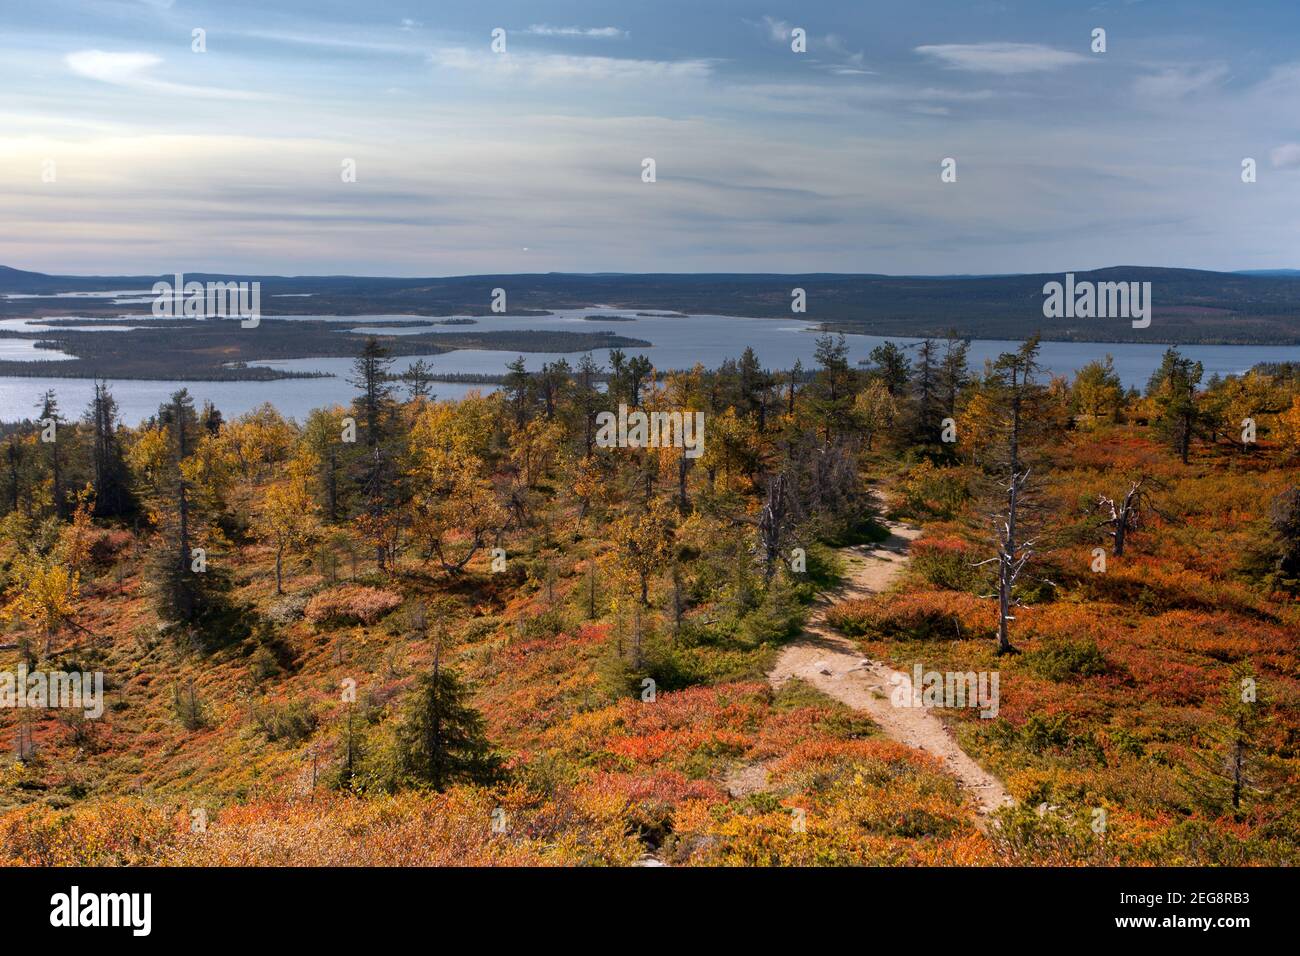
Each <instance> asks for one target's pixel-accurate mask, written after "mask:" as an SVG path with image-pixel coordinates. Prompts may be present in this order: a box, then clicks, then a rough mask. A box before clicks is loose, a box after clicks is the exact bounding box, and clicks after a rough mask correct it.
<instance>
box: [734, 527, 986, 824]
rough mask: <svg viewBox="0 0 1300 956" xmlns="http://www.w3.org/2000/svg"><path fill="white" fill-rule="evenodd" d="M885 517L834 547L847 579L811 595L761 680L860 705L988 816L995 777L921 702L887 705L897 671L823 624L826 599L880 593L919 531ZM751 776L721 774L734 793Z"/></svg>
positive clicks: (749, 788)
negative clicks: (859, 539)
mask: <svg viewBox="0 0 1300 956" xmlns="http://www.w3.org/2000/svg"><path fill="white" fill-rule="evenodd" d="M885 524H886V525H887V526H888V528H889V530H890V536H889V538H888V539H886V540H885V541H884V542H882V543H881V544H878V545H858V546H856V547H851V548H843V549H841V550H840V555H841V557H843V558H844V559H845V560H846V561H847V562H848V565H849V566H848V574H847V576H846V578H847V580H846V583H845V584H844V586H843V587H842V588H840V589H839V590H838V591H836V592H834V593H833V594H829V595H822V596H820V597H819V598H818V600H817V604H816V605H815V606H814V607H813V611H812V614H811V615H810V616H809V619H808V624H807V626H806V627H805V630H804V634H803V636H802V637H801V638H800V639H799V640H798V641H796V642H795V643H793V644H790V645H788V646H787V647H786V648H785V649H784V650H783V651H782V652H781V656H780V657H779V658H777V662H776V666H775V668H773V670H772V672H771V673H770V674H768V675H767V677H768V680H769V681H770V682H771V683H772V685H773V686H774V687H779V686H781V685H782V684H783V683H785V682H786V681H787V680H790V679H791V678H792V677H797V678H799V679H800V680H803V681H805V682H806V683H808V684H810V685H812V686H813V687H815V688H817V689H818V690H819V691H821V692H822V693H824V694H826V695H827V696H830V697H834V698H835V699H836V700H838V701H842V702H843V703H845V704H848V705H849V706H850V707H852V708H854V709H855V710H861V711H864V712H866V713H867V714H868V715H869V716H870V717H871V719H872V720H874V721H875V722H876V723H877V724H879V725H880V728H881V729H882V730H883V731H884V732H885V733H886V734H887V735H888V736H889V737H891V738H892V739H894V740H897V741H899V742H901V743H904V744H906V745H907V746H909V747H915V748H916V749H917V750H924V751H925V752H926V753H929V754H932V755H934V756H936V757H938V758H940V759H941V760H942V761H943V764H944V767H945V768H946V769H947V771H948V772H949V773H951V774H952V775H953V776H954V777H956V778H957V780H958V782H959V783H960V784H961V786H962V788H963V789H965V790H967V791H968V792H969V793H970V795H971V797H972V798H973V799H974V801H975V803H976V805H977V807H978V808H979V812H980V814H981V815H987V814H989V813H991V812H993V811H994V810H996V809H997V808H998V807H1001V806H1005V805H1009V804H1010V803H1012V800H1011V798H1010V797H1009V796H1008V795H1007V792H1006V791H1005V790H1004V789H1003V788H1002V784H1001V783H1000V782H999V781H998V780H997V778H996V777H994V776H993V775H992V774H990V773H988V772H987V771H985V770H984V769H983V768H982V767H980V766H979V764H977V763H976V762H975V761H974V760H972V759H971V758H970V756H969V755H968V754H967V753H966V752H965V751H964V750H962V749H961V747H959V746H958V745H957V741H956V740H955V739H953V736H952V734H951V733H950V732H949V730H948V728H947V727H945V726H944V725H943V723H942V722H941V721H940V720H939V718H938V717H936V716H935V715H934V714H932V713H930V711H929V710H928V709H926V708H923V707H894V706H892V705H891V704H890V702H889V694H890V691H891V690H893V688H894V685H893V684H892V683H890V680H891V678H892V676H893V675H894V674H895V673H897V672H896V671H894V670H892V669H891V668H890V667H889V666H888V665H886V664H885V663H883V662H882V661H873V660H867V659H865V658H864V657H863V656H862V653H861V651H859V650H858V649H857V647H856V646H855V645H854V644H853V642H852V641H851V640H849V639H848V638H847V637H844V636H842V635H840V634H838V633H836V632H835V631H833V630H832V629H831V628H830V626H829V625H827V624H826V611H827V609H828V608H830V607H831V606H832V605H834V604H836V603H839V602H840V601H847V600H851V599H853V598H862V597H867V596H869V595H872V594H876V593H879V592H880V591H883V590H885V589H886V588H888V587H889V586H890V585H891V584H893V583H894V580H895V579H896V578H897V577H898V575H899V574H900V573H901V572H902V570H903V566H904V564H906V562H907V558H908V548H909V546H910V544H911V542H912V541H913V539H915V538H916V537H917V536H919V535H920V533H921V530H920V529H919V528H915V527H912V526H910V525H906V524H900V523H898V522H894V521H886V522H885ZM755 782H756V781H755V779H754V773H753V768H746V769H744V770H743V772H738V773H737V774H734V775H733V777H732V778H728V781H727V783H728V785H729V786H730V787H731V789H732V792H733V795H741V794H743V793H745V792H753V790H755V789H761V785H760V786H757V787H756V786H755Z"/></svg>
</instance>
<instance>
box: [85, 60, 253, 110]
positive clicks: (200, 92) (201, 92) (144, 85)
mask: <svg viewBox="0 0 1300 956" xmlns="http://www.w3.org/2000/svg"><path fill="white" fill-rule="evenodd" d="M63 62H64V63H65V64H66V65H67V67H68V69H69V70H71V71H72V72H73V73H74V74H76V75H77V76H81V77H85V78H86V79H88V80H97V81H99V82H100V83H108V84H110V85H112V86H124V87H128V88H130V89H136V90H145V91H147V92H150V93H173V94H178V95H181V96H199V97H206V98H213V99H232V100H251V99H261V96H260V95H259V94H257V93H249V92H245V91H243V90H227V89H218V88H216V87H211V86H189V85H187V84H184V83H171V82H168V81H167V80H158V79H154V78H153V77H152V76H150V75H149V74H150V71H152V70H153V68H154V67H156V66H158V65H159V64H160V63H162V58H161V57H159V56H155V55H154V54H152V53H109V52H106V51H104V50H78V51H76V52H75V53H69V54H67V55H66V56H65V57H64V58H63Z"/></svg>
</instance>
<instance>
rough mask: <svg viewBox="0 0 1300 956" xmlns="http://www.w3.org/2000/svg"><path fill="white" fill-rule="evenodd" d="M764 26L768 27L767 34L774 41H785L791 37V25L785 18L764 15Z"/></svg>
mask: <svg viewBox="0 0 1300 956" xmlns="http://www.w3.org/2000/svg"><path fill="white" fill-rule="evenodd" d="M763 26H764V27H766V28H767V35H768V37H769V38H770V39H771V41H772V42H773V43H784V42H785V41H786V40H788V39H789V38H790V30H791V27H790V24H788V23H786V22H785V21H784V20H778V19H776V18H775V17H769V16H764V17H763Z"/></svg>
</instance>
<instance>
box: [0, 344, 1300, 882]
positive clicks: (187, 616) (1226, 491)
mask: <svg viewBox="0 0 1300 956" xmlns="http://www.w3.org/2000/svg"><path fill="white" fill-rule="evenodd" d="M1036 354H1037V343H1036V341H1034V340H1032V339H1031V340H1030V341H1028V342H1026V343H1025V344H1024V345H1023V346H1022V347H1020V348H1017V349H1014V350H1012V351H1010V352H1008V353H1007V354H1006V355H1005V356H1003V357H1002V358H1001V359H1000V360H998V361H996V362H992V363H990V364H989V365H988V366H987V367H985V368H983V369H970V368H968V367H967V363H966V360H965V343H963V342H962V341H961V340H960V339H957V338H948V339H939V340H931V341H927V342H926V343H925V344H924V345H923V346H922V347H919V348H915V349H905V348H901V347H897V346H894V345H893V344H890V345H889V346H887V347H882V348H881V349H879V350H877V352H876V353H875V354H874V355H873V359H872V364H871V365H870V366H869V367H865V368H857V367H853V366H851V365H850V364H849V362H848V361H847V349H846V348H845V346H844V342H843V339H842V338H834V337H830V336H827V337H824V338H823V339H822V340H821V341H820V342H819V344H818V349H817V365H816V367H815V368H812V369H808V370H804V369H795V370H794V371H772V370H768V369H764V368H762V367H761V366H760V365H759V363H758V362H757V361H756V360H755V358H754V355H753V354H752V352H748V351H746V352H745V353H744V354H742V355H741V356H739V357H738V358H737V359H736V360H735V361H729V362H726V363H724V364H723V365H722V366H721V367H720V368H717V369H704V368H700V367H697V368H694V369H691V370H688V371H684V372H679V373H673V374H666V375H661V374H659V373H657V372H656V371H655V370H654V369H653V368H650V367H648V365H647V364H646V363H644V362H641V361H637V360H635V359H633V360H628V359H626V358H625V357H624V356H622V355H621V354H618V353H615V354H614V356H612V358H611V360H610V363H609V367H600V366H598V365H597V363H596V362H594V361H593V360H592V359H591V358H590V356H586V357H584V358H583V360H582V361H580V362H579V363H578V364H577V365H576V367H571V366H570V365H569V364H568V363H567V362H559V363H556V364H553V365H548V366H547V367H546V368H545V369H544V370H542V371H541V372H538V373H529V372H527V371H525V370H524V368H523V366H522V363H515V364H514V365H512V366H511V367H510V368H509V369H508V371H507V374H506V375H505V376H504V380H503V387H502V388H501V389H500V390H498V391H495V392H493V393H491V394H471V395H470V396H469V397H467V398H465V399H463V400H461V401H456V402H446V401H438V400H437V399H436V398H435V397H434V396H433V395H431V394H430V389H429V387H428V383H427V381H424V380H423V379H422V377H421V376H420V375H418V374H417V375H416V376H414V377H413V378H411V379H407V380H402V379H398V378H395V377H394V376H392V375H391V374H389V363H390V361H391V356H390V355H389V354H388V352H387V351H386V349H385V346H384V343H383V342H382V341H379V340H371V341H369V342H367V344H366V346H365V347H364V349H363V350H362V351H361V354H360V355H359V356H358V358H357V363H356V368H355V372H354V375H353V378H352V381H353V384H354V385H355V387H356V393H357V395H356V399H355V401H354V402H353V403H352V404H351V406H350V407H334V408H322V409H318V410H316V411H315V412H313V413H312V414H311V415H310V416H309V417H308V418H307V420H306V421H302V422H296V421H292V420H286V419H284V418H283V417H282V416H281V415H280V414H279V413H278V412H277V411H276V409H274V408H272V407H270V406H264V407H262V408H259V409H257V410H255V411H253V412H250V413H249V414H246V415H243V416H241V417H239V418H237V419H234V420H227V419H225V418H224V417H223V416H222V415H221V413H220V411H219V410H218V409H215V408H212V407H198V408H196V407H195V403H194V401H193V400H192V399H191V397H190V396H189V395H188V394H186V392H185V391H183V390H182V391H178V392H177V393H176V394H175V395H174V396H172V398H171V399H170V400H169V401H167V402H166V403H164V404H163V405H162V406H161V407H160V408H159V409H158V411H157V413H156V414H155V415H154V416H152V417H151V418H150V419H149V420H147V421H145V422H143V423H141V424H140V425H139V426H137V427H127V426H125V425H123V424H122V423H121V422H120V421H119V416H118V414H117V412H116V407H115V405H114V402H113V397H112V387H111V385H110V384H104V385H102V386H101V387H100V388H98V389H97V390H96V394H95V401H94V403H93V404H92V406H91V407H90V408H89V409H86V410H85V412H84V414H78V412H77V411H74V410H68V409H61V408H60V407H59V405H58V398H57V395H56V394H49V395H46V396H43V397H42V398H41V399H40V400H39V402H36V403H34V407H33V418H32V420H30V421H25V422H18V423H13V424H10V425H7V426H4V427H3V429H2V430H0V448H2V449H3V455H2V459H3V460H2V462H0V464H2V465H3V467H2V468H0V588H2V589H3V594H4V604H3V606H4V610H5V620H4V626H5V628H6V632H5V635H4V638H3V645H4V646H3V649H2V650H0V670H3V671H9V672H12V671H15V670H16V669H17V668H18V666H19V665H20V664H23V665H25V666H26V667H27V668H28V669H29V670H31V669H41V670H45V671H73V670H78V671H101V672H103V674H104V675H105V687H106V705H107V706H106V709H105V712H104V715H103V717H102V718H101V719H99V720H85V719H81V718H79V717H78V715H76V714H74V713H72V712H70V711H64V710H57V709H56V710H43V709H27V708H6V709H0V732H3V734H4V736H5V739H6V741H12V742H13V746H12V747H7V748H6V750H7V751H8V752H7V754H6V755H5V756H4V757H0V855H2V856H3V859H4V861H5V862H8V863H14V864H89V865H99V864H205V865H206V864H214V865H215V864H227V865H251V864H317V865H336V864H393V865H400V864H423V865H428V864H579V863H581V864H626V863H630V862H633V861H635V860H636V859H638V858H639V857H641V856H643V855H644V854H645V853H647V852H654V853H655V854H656V855H657V856H658V857H659V858H660V859H662V860H664V861H666V862H669V863H672V864H674V865H693V864H694V865H709V864H747V865H750V864H753V865H771V864H842V863H864V864H935V865H994V864H1010V863H1016V864H1062V863H1064V864H1078V863H1083V864H1135V863H1164V864H1249V863H1260V864H1262V863H1294V862H1296V853H1297V850H1296V847H1297V846H1298V845H1300V809H1297V808H1298V807H1300V801H1297V799H1296V797H1297V792H1296V791H1297V784H1298V783H1300V756H1298V755H1297V749H1296V742H1297V737H1298V735H1300V718H1298V717H1297V708H1296V703H1297V691H1298V689H1300V684H1298V683H1297V682H1298V680H1300V670H1298V668H1297V647H1296V643H1297V635H1298V634H1300V489H1298V488H1297V479H1296V475H1297V464H1298V462H1300V369H1297V368H1295V367H1289V366H1273V367H1270V368H1267V369H1264V368H1261V369H1256V370H1254V371H1251V372H1249V373H1247V374H1244V375H1241V376H1238V377H1232V378H1228V379H1222V380H1219V379H1214V380H1210V381H1202V380H1201V373H1200V370H1199V369H1198V368H1197V367H1196V366H1195V365H1194V363H1188V362H1187V361H1186V360H1185V359H1184V358H1183V357H1182V356H1181V355H1180V354H1179V353H1178V352H1177V351H1176V350H1174V349H1171V350H1170V351H1169V353H1168V355H1167V356H1166V358H1165V360H1164V362H1163V363H1162V364H1161V366H1160V368H1159V370H1158V371H1157V372H1156V374H1155V375H1154V376H1153V377H1152V379H1151V382H1150V384H1149V386H1148V388H1147V389H1146V390H1145V391H1143V392H1141V393H1139V392H1137V391H1125V390H1124V389H1122V388H1121V387H1120V385H1119V382H1118V379H1117V378H1116V377H1115V375H1114V371H1113V368H1112V367H1111V365H1110V363H1109V361H1099V362H1097V363H1094V364H1093V365H1090V366H1089V367H1087V368H1085V369H1082V370H1081V371H1080V372H1079V373H1078V375H1077V376H1076V377H1075V378H1074V380H1073V381H1066V380H1064V379H1060V378H1049V377H1045V376H1044V375H1043V374H1042V373H1041V372H1040V371H1039V369H1038V366H1037V362H1036ZM602 383H603V385H604V387H602ZM620 404H623V405H626V406H627V407H629V408H634V409H642V410H645V411H647V412H654V411H669V412H683V413H684V412H702V413H703V414H704V421H705V440H704V449H703V452H702V454H701V455H700V456H699V457H698V458H691V457H688V456H686V455H684V454H683V453H682V449H680V448H674V447H657V448H635V447H614V448H603V447H599V446H598V445H597V443H596V441H595V433H596V424H595V423H596V418H597V416H598V415H599V414H600V413H602V412H609V411H612V410H615V409H617V408H618V406H619V405H620ZM1247 419H1249V420H1250V422H1251V427H1250V429H1247V428H1246V426H1245V425H1244V424H1243V422H1244V421H1245V420H1247ZM51 423H53V429H52V430H51V427H50V426H51ZM51 433H52V434H53V436H54V438H53V440H46V439H47V438H48V436H50V434H51ZM1246 435H1249V437H1250V438H1251V439H1252V440H1244V436H1246ZM946 439H951V440H946ZM881 509H885V510H886V511H887V512H888V516H889V517H892V518H901V519H907V520H909V521H912V522H914V523H916V524H919V525H921V526H922V527H923V529H924V533H923V535H922V537H921V538H920V539H919V540H918V541H917V542H916V544H915V546H914V548H913V557H912V559H911V561H910V563H909V564H908V566H907V569H906V571H905V573H904V576H903V578H902V580H901V583H900V584H899V585H898V586H897V587H896V588H894V589H891V590H890V591H888V592H886V593H883V594H879V595H874V596H872V597H869V598H867V599H863V600H854V601H842V602H839V603H838V604H836V605H835V606H833V607H832V608H831V610H830V612H829V614H828V620H829V622H830V623H831V624H832V626H834V627H836V628H838V629H839V630H841V631H842V632H843V633H844V634H846V635H849V636H851V637H852V638H853V639H854V640H856V641H857V642H858V643H859V644H860V646H861V650H862V654H863V656H864V657H870V658H874V659H880V660H884V661H887V662H889V663H891V664H892V665H893V666H895V667H897V668H898V669H900V670H905V671H910V670H911V668H912V666H913V664H914V663H916V662H922V663H923V664H924V666H925V668H926V669H934V670H939V671H957V672H968V671H975V672H980V671H993V670H997V671H998V672H999V673H1000V676H1001V683H1000V687H1001V701H1000V707H999V713H998V717H997V718H996V719H992V720H982V719H980V718H979V716H978V714H977V713H976V712H974V711H964V710H951V711H943V712H940V716H941V717H942V719H944V720H945V721H948V722H949V723H950V724H951V726H952V728H953V729H954V731H955V733H956V735H957V738H958V740H959V741H960V742H961V744H962V746H963V747H964V748H965V749H966V750H967V751H968V752H969V753H970V754H971V755H972V756H973V757H974V758H975V759H976V760H977V761H979V762H980V763H981V764H983V765H984V767H985V768H986V769H988V770H989V771H991V772H992V773H994V774H995V775H997V776H998V777H999V778H1000V779H1001V780H1003V781H1004V783H1005V785H1006V787H1007V789H1008V790H1009V791H1010V793H1011V794H1012V795H1013V796H1014V797H1015V798H1016V800H1017V805H1016V806H1015V807H1013V808H1008V809H1006V810H1003V811H1001V813H1000V815H999V818H998V819H997V820H996V821H995V824H996V825H993V826H987V825H981V821H980V820H979V819H978V818H977V816H976V814H975V811H974V809H973V806H972V803H971V801H970V800H969V799H968V798H967V797H966V796H965V795H964V794H963V793H962V792H961V791H960V789H959V788H958V786H957V784H956V782H955V781H954V780H953V779H952V778H951V777H949V776H947V775H946V774H945V773H944V769H943V767H942V766H941V765H940V764H939V763H938V762H937V761H935V760H934V759H932V758H930V757H927V756H926V755H925V754H923V753H920V752H918V751H914V750H910V749H909V748H907V747H905V746H903V745H901V744H898V743H896V742H893V741H891V740H889V739H888V738H886V737H885V736H884V735H883V734H882V733H881V732H880V731H879V730H878V729H877V728H876V727H875V726H874V725H873V724H872V723H871V721H870V720H869V719H867V718H866V717H864V716H862V715H861V714H858V713H856V712H854V711H852V710H849V709H847V708H846V707H844V706H842V705H840V704H837V703H836V702H834V701H832V700H830V699H829V698H826V697H823V696H821V695H820V694H819V693H817V692H816V691H815V690H813V689H812V688H811V687H809V686H807V685H804V684H801V683H799V682H798V681H793V682H789V683H787V684H784V685H783V686H782V687H781V688H780V689H778V690H774V689H773V687H772V686H771V685H770V684H769V683H768V681H767V680H766V674H767V672H768V670H769V668H770V667H771V664H772V661H773V660H774V658H775V656H776V653H777V651H778V649H779V648H780V647H781V645H782V644H783V643H785V642H788V641H790V640H791V639H793V638H794V637H796V636H797V635H798V634H799V633H800V630H801V628H802V624H803V622H804V620H805V618H806V616H807V613H808V610H809V606H810V604H811V603H812V601H813V600H814V599H815V597H816V596H817V595H818V594H819V593H824V592H831V593H832V594H833V592H834V588H835V585H836V583H837V581H838V580H839V579H840V576H841V575H842V574H843V573H844V568H845V561H844V553H843V549H846V548H855V547H856V548H861V547H863V546H870V545H871V544H872V543H873V542H878V541H880V540H881V539H882V538H883V537H884V534H885V532H884V529H883V528H882V526H881V524H880V521H879V519H880V518H881V515H880V513H879V512H880V510H881ZM1099 556H1100V557H1101V558H1103V559H1104V562H1103V563H1101V564H1100V567H1103V568H1104V570H1097V568H1098V567H1099ZM1244 688H1249V693H1244V691H1243V689H1244ZM755 768H760V769H761V770H762V771H763V773H762V774H761V775H759V777H760V780H759V782H758V783H751V784H750V785H745V786H739V785H737V784H736V783H735V781H736V780H737V779H739V778H741V777H743V778H745V779H752V778H754V777H755V774H754V773H752V771H753V770H754V769H755ZM742 771H745V773H741V772H742ZM795 810H801V811H803V813H802V814H798V815H797V814H795V813H794V811H795ZM1098 811H1104V812H1103V813H1102V814H1100V815H1099V814H1098ZM795 819H799V820H800V821H801V825H799V826H794V825H792V820H795ZM1099 819H1100V820H1104V826H1099V825H1098V820H1099ZM198 821H203V822H202V824H200V822H198Z"/></svg>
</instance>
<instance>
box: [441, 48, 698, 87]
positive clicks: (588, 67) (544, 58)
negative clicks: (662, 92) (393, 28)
mask: <svg viewBox="0 0 1300 956" xmlns="http://www.w3.org/2000/svg"><path fill="white" fill-rule="evenodd" d="M429 62H431V63H432V64H433V65H434V66H437V67H441V68H443V69H450V70H461V71H466V72H478V73H482V74H491V73H504V74H510V75H514V76H518V77H522V78H524V79H528V80H532V81H536V82H563V81H570V80H583V81H595V82H620V81H641V80H683V79H685V80H692V79H694V80H698V79H705V78H707V77H708V76H709V75H710V74H711V73H712V71H713V66H712V63H710V61H708V60H635V59H626V58H622V57H612V56H565V55H562V54H553V53H552V54H535V53H522V54H521V53H510V54H503V53H488V52H483V51H476V50H469V49H466V48H464V47H444V48H443V49H441V50H436V51H435V52H433V53H431V54H430V55H429Z"/></svg>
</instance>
